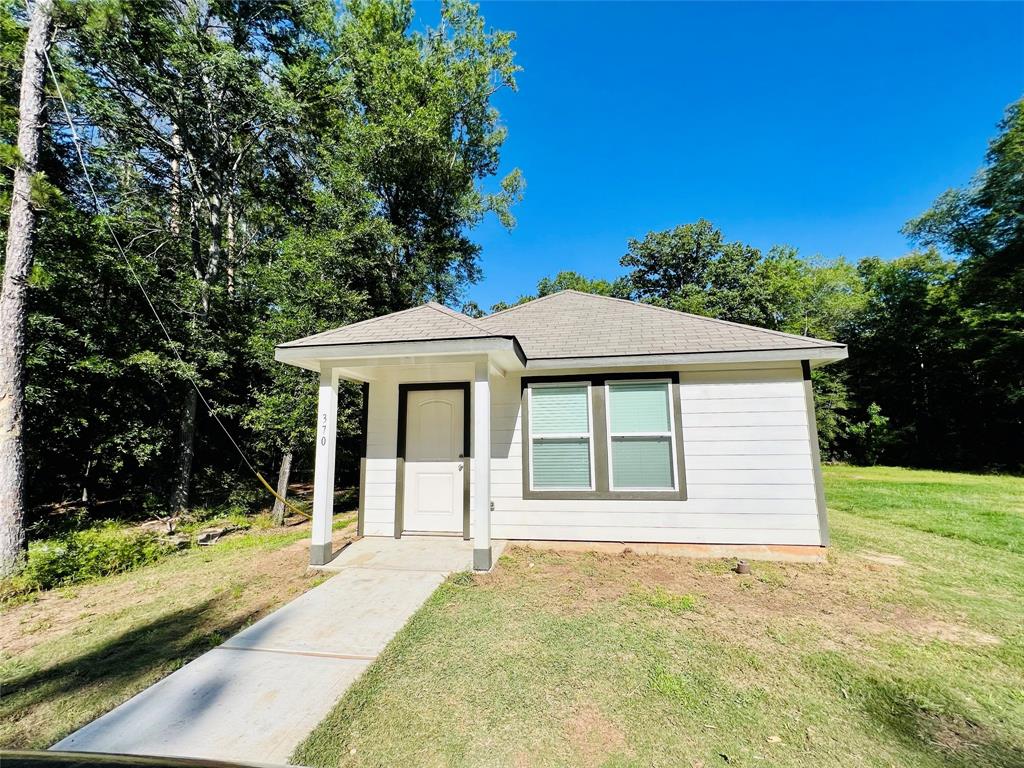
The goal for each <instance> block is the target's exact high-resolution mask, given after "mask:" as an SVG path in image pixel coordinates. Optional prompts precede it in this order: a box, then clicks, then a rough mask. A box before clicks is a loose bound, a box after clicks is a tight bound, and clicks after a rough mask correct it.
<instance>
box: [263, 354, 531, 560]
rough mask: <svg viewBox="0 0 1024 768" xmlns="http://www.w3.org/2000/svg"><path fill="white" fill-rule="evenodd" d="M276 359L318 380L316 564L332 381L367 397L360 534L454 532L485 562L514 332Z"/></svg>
mask: <svg viewBox="0 0 1024 768" xmlns="http://www.w3.org/2000/svg"><path fill="white" fill-rule="evenodd" d="M314 338H315V337H314ZM277 359H278V360H280V361H282V362H287V363H290V364H293V365H299V366H301V367H303V368H307V369H309V370H315V371H317V372H318V373H319V376H320V393H319V407H318V414H317V437H316V459H315V468H314V481H313V522H312V540H311V543H310V563H311V564H312V565H314V566H323V565H325V564H327V563H329V562H330V560H331V558H332V555H333V553H332V551H331V527H332V522H333V503H334V480H335V477H334V474H335V447H336V443H337V421H338V387H339V382H340V381H341V380H350V381H355V382H360V383H362V385H363V394H364V413H363V418H364V435H365V440H364V445H363V451H362V457H361V459H360V471H359V523H358V525H359V534H360V535H362V536H368V537H372V536H384V537H389V538H393V539H403V538H407V539H411V538H413V537H421V536H423V537H426V536H431V537H437V536H447V537H453V538H454V537H458V538H460V539H463V540H466V541H467V542H472V565H473V568H474V569H475V570H482V571H486V570H489V569H490V568H491V565H492V562H493V559H494V551H493V544H492V540H491V514H490V513H491V509H492V506H491V468H490V465H491V429H492V405H491V387H492V381H493V380H494V379H495V378H504V377H505V376H506V374H507V372H508V371H509V370H517V371H518V370H522V367H523V364H524V360H523V356H522V352H521V350H519V349H518V344H517V342H516V341H515V339H514V338H507V337H506V338H503V337H487V338H464V339H462V338H460V339H454V340H451V339H450V340H445V341H443V342H440V343H439V342H438V341H434V340H423V341H404V342H401V343H377V344H373V343H371V344H331V343H324V344H321V345H317V346H310V345H308V344H306V345H303V346H301V347H289V346H288V345H285V346H282V347H279V348H278V350H277ZM403 549H404V548H403ZM408 549H409V550H410V554H412V553H413V550H414V549H415V547H409V548H408Z"/></svg>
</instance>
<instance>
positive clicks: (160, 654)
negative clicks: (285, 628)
mask: <svg viewBox="0 0 1024 768" xmlns="http://www.w3.org/2000/svg"><path fill="white" fill-rule="evenodd" d="M229 601H230V598H229V597H228V596H224V597H217V598H214V599H211V600H206V601H204V602H202V603H199V604H198V605H195V606H192V607H190V608H187V609H184V610H180V611H173V612H170V613H165V614H163V615H161V616H159V617H157V618H155V619H153V620H151V621H149V622H147V623H145V624H142V625H139V626H134V627H132V628H131V629H130V630H128V631H126V632H123V633H122V634H120V635H118V636H116V637H113V638H111V639H109V640H107V641H105V642H103V643H102V644H101V645H99V646H97V647H94V648H92V649H90V650H88V651H87V652H84V653H82V654H80V655H78V656H75V657H73V658H69V659H67V660H64V661H61V662H58V663H56V664H53V665H51V666H46V667H43V668H40V669H37V670H30V671H26V672H24V673H21V674H19V673H18V670H17V668H16V667H15V668H14V669H12V674H10V675H8V676H6V679H5V680H3V698H2V699H0V717H3V718H4V719H9V720H11V721H14V720H18V719H20V718H22V717H24V716H26V715H27V714H28V713H29V712H30V711H31V710H32V709H33V708H34V707H39V706H42V705H49V704H57V703H58V702H59V701H60V700H66V701H67V702H69V703H71V702H72V701H74V700H75V699H76V697H80V699H81V703H80V704H78V703H77V702H76V703H75V704H72V705H71V706H67V707H65V705H64V704H60V707H61V712H62V717H67V718H68V722H65V723H61V726H62V727H61V728H60V733H56V732H53V733H52V734H51V735H52V736H53V737H57V736H62V735H64V734H66V733H67V732H68V731H70V730H73V729H74V728H75V727H77V726H79V725H81V724H82V723H81V722H71V720H82V722H85V721H88V720H91V719H93V718H95V717H97V716H99V715H100V714H102V713H103V712H105V711H107V710H109V709H111V708H112V707H114V706H116V705H117V704H119V703H121V701H123V700H124V699H125V698H127V696H126V695H125V694H128V693H134V692H135V690H136V689H137V688H139V687H140V686H139V683H140V682H149V681H150V677H151V676H152V674H153V673H154V672H158V671H162V672H163V673H164V674H168V673H170V672H171V671H173V670H174V669H176V668H178V667H180V666H181V665H183V664H184V663H186V662H188V661H191V660H192V659H194V658H196V657H197V656H199V655H201V654H202V653H204V652H205V651H207V650H210V649H211V648H214V647H216V646H217V645H219V644H220V643H221V642H223V641H224V640H225V639H226V638H227V637H229V636H230V635H232V634H234V633H235V632H237V631H239V630H240V629H242V628H243V627H245V626H246V625H247V624H248V623H250V622H251V621H252V619H254V618H255V617H256V616H257V615H258V614H259V613H260V611H261V610H262V607H257V608H255V609H253V610H252V611H249V612H247V613H245V614H244V615H242V616H231V617H222V618H219V617H218V614H219V609H220V606H221V605H222V604H225V605H226V604H227V603H228V602H229ZM11 666H12V665H10V664H8V668H9V669H10V668H11ZM160 676H161V677H162V676H163V675H160ZM97 688H99V689H100V690H99V691H97V690H96V689H97ZM89 689H92V690H89ZM13 736H14V737H15V738H17V734H13ZM38 738H39V739H42V740H45V739H46V738H47V734H43V733H40V734H38ZM0 746H5V747H28V746H41V744H38V743H32V744H28V743H17V744H0Z"/></svg>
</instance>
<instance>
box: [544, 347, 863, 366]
mask: <svg viewBox="0 0 1024 768" xmlns="http://www.w3.org/2000/svg"><path fill="white" fill-rule="evenodd" d="M847 357H849V353H848V351H847V348H846V346H845V345H837V346H828V347H807V348H795V349H759V350H742V351H735V352H726V351H722V352H689V353H673V354H664V355H606V356H600V357H599V356H594V357H545V358H537V357H534V358H530V359H529V361H528V362H527V363H526V367H527V369H528V370H543V369H554V368H609V367H612V368H616V367H626V366H651V365H703V364H707V363H759V362H779V361H787V360H792V361H798V360H809V361H810V363H811V365H812V367H818V366H821V365H827V364H829V363H834V362H837V361H839V360H845V359H846V358H847Z"/></svg>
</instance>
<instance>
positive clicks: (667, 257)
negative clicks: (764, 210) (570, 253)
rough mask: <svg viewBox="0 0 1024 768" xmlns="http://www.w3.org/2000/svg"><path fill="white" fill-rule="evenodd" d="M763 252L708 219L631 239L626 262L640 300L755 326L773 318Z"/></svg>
mask: <svg viewBox="0 0 1024 768" xmlns="http://www.w3.org/2000/svg"><path fill="white" fill-rule="evenodd" d="M760 259H761V253H760V251H758V250H757V249H756V248H753V247H752V246H749V245H744V244H743V243H739V242H735V243H727V242H725V240H724V238H723V237H722V232H721V231H720V230H719V229H717V228H716V227H715V226H714V225H713V224H712V223H711V222H710V221H708V220H707V219H700V220H698V221H697V222H695V223H693V224H684V225H682V226H679V227H675V228H673V229H668V230H664V231H662V232H649V233H648V234H647V235H646V236H645V237H644V238H643V239H642V240H635V239H634V240H630V241H629V244H628V250H627V252H626V254H625V255H624V256H623V257H622V258H621V259H620V262H619V263H620V264H621V265H622V266H624V267H628V268H629V269H630V272H629V276H628V279H629V283H630V286H631V288H632V291H631V293H632V295H633V297H634V298H636V299H639V300H641V301H648V302H651V303H653V304H658V305H660V306H665V307H669V308H670V309H676V310H679V311H682V312H691V313H693V314H698V315H707V316H709V317H717V318H720V319H722V320H732V321H734V322H739V323H751V324H753V325H762V326H764V325H767V324H768V323H769V322H770V318H769V313H768V310H767V307H766V298H765V296H764V294H763V282H762V281H761V280H759V278H758V274H757V267H758V264H759V262H760Z"/></svg>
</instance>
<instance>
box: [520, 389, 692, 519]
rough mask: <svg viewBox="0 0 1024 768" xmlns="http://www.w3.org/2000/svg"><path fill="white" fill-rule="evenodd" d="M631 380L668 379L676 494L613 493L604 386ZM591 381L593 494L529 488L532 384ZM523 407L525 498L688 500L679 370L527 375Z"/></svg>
mask: <svg viewBox="0 0 1024 768" xmlns="http://www.w3.org/2000/svg"><path fill="white" fill-rule="evenodd" d="M630 379H668V381H669V390H670V391H671V393H672V409H673V414H672V415H673V420H674V422H675V444H676V476H677V477H678V478H679V483H678V485H679V488H678V489H677V490H674V491H613V490H611V488H610V487H609V485H610V480H609V475H608V468H609V460H608V419H607V417H606V413H607V411H606V409H607V404H606V402H605V387H604V385H605V384H607V383H608V382H610V381H628V380H630ZM561 381H564V382H572V381H580V382H589V383H590V395H591V407H592V409H593V414H594V424H593V440H594V481H595V485H596V486H597V487H596V488H595V490H593V491H535V490H531V488H530V447H531V446H530V412H529V411H530V406H529V397H527V389H528V387H529V386H530V384H547V383H555V382H561ZM520 400H521V403H522V405H521V408H522V415H523V419H522V422H523V423H522V430H521V432H522V445H523V450H522V453H523V498H524V499H552V500H585V499H599V500H620V501H639V500H647V501H685V500H686V462H685V459H684V453H685V451H684V450H683V427H682V403H681V399H680V396H679V371H637V372H634V371H630V372H623V373H597V374H587V373H583V374H565V375H558V376H524V377H523V379H522V383H521V389H520Z"/></svg>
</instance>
